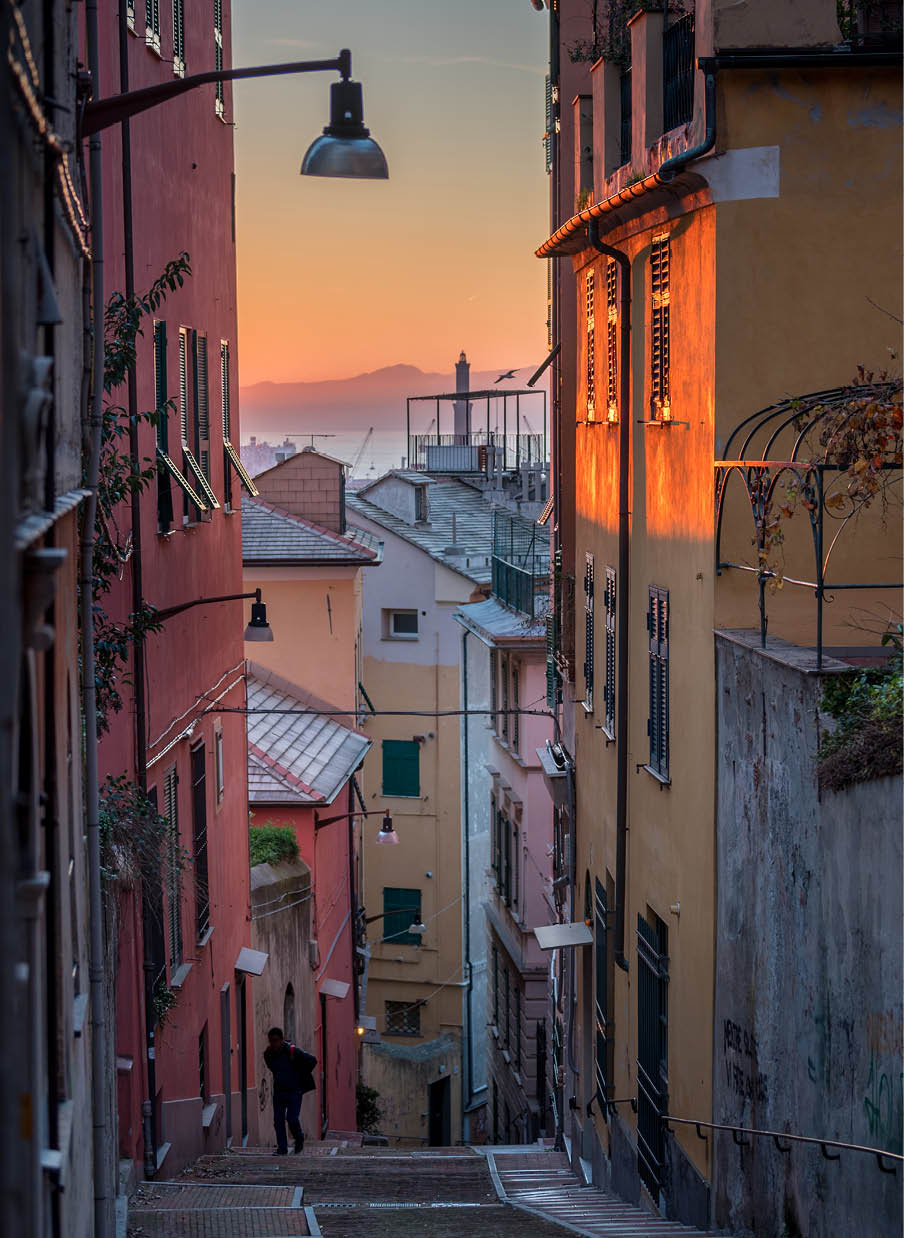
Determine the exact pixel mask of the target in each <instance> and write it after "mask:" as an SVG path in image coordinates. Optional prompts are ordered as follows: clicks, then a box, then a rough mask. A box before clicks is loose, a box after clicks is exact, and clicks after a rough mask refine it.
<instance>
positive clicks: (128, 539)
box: [91, 253, 191, 734]
mask: <svg viewBox="0 0 904 1238" xmlns="http://www.w3.org/2000/svg"><path fill="white" fill-rule="evenodd" d="M190 274H191V266H190V263H189V256H188V254H187V253H182V254H180V255H179V257H178V258H176V259H174V260H173V261H172V262H168V263H167V264H166V267H165V268H164V270H163V273H162V274H161V275H160V276H159V277H158V278H157V279H156V280H155V281H154V283H153V284H152V285H151V287H150V288H149V289H148V290H147V292H144V293H137V294H135V295H134V296H131V297H126V296H125V295H124V294H123V293H121V292H114V293H113V295H112V296H111V297H110V299H109V301H108V302H107V305H106V308H105V311H104V395H105V397H108V398H106V399H105V400H104V406H103V413H102V416H103V423H102V428H101V454H100V473H99V476H98V487H97V519H96V523H95V529H94V584H93V589H92V599H91V600H92V609H93V615H94V644H95V682H96V684H97V726H98V732H99V733H100V734H103V733H104V732H105V731H107V730H108V729H109V715H110V714H111V713H118V712H119V710H120V709H122V697H121V695H120V692H119V688H118V684H119V683H120V682H126V681H127V673H126V671H125V668H126V666H127V664H128V661H129V657H130V653H131V649H132V646H133V645H134V644H135V642H136V641H140V640H142V639H143V638H144V636H145V635H147V633H149V632H156V631H159V630H160V624H159V622H158V621H157V618H156V610H155V608H154V607H153V606H150V605H148V604H147V603H144V604H143V605H142V607H141V610H140V611H138V612H132V613H130V614H129V616H128V618H127V619H126V620H125V621H123V620H113V619H112V618H111V617H110V615H109V614H108V613H107V611H106V609H105V607H104V598H105V597H106V595H107V594H108V593H109V592H110V590H111V589H112V588H113V584H114V582H115V581H117V580H121V579H122V576H123V572H124V571H125V566H126V564H127V563H128V561H129V559H130V558H131V556H132V551H133V545H132V531H131V527H129V528H128V529H126V530H123V529H122V528H121V527H120V524H119V520H120V517H121V516H122V514H123V512H124V511H127V510H128V508H127V507H124V504H126V503H127V501H128V500H129V499H131V497H132V495H133V494H135V493H137V492H141V491H143V490H145V489H146V488H147V487H148V486H149V485H150V484H151V482H152V480H153V479H154V477H156V475H157V462H156V460H155V459H154V458H152V457H150V456H145V457H144V458H142V459H139V460H137V461H136V460H133V458H132V456H131V455H130V452H129V430H130V418H129V413H128V410H127V409H126V408H124V407H123V406H122V405H121V404H118V403H117V402H116V401H115V400H114V399H111V398H109V397H112V396H113V393H114V392H117V391H118V390H119V389H120V388H121V387H122V386H123V384H124V383H125V382H126V379H127V377H128V374H129V370H130V368H131V367H132V366H133V365H134V364H135V355H136V346H137V341H138V337H139V336H140V335H142V334H143V329H142V324H143V321H144V319H145V318H146V317H147V316H148V315H149V314H153V313H154V312H155V311H156V310H157V309H158V308H159V307H160V305H161V304H162V303H163V301H164V300H165V299H166V297H167V294H168V293H170V292H175V290H176V289H177V288H181V287H182V284H183V283H184V281H185V277H186V276H187V275H190ZM173 407H174V401H173V400H167V401H166V403H165V404H163V405H162V406H161V407H160V408H155V409H153V410H151V411H149V412H142V413H138V414H137V416H136V419H135V420H136V423H138V424H140V423H142V422H144V423H146V424H150V425H152V426H154V427H156V425H157V423H158V422H159V420H160V419H161V418H162V417H165V416H166V415H167V414H168V413H169V411H170V409H172V408H173Z"/></svg>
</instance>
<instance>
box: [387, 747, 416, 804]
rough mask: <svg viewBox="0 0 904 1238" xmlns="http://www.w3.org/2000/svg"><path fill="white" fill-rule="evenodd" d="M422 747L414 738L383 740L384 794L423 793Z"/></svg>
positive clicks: (407, 794) (406, 794) (412, 794)
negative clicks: (421, 771)
mask: <svg viewBox="0 0 904 1238" xmlns="http://www.w3.org/2000/svg"><path fill="white" fill-rule="evenodd" d="M420 761H421V748H420V744H418V743H417V742H416V741H415V740H413V739H384V740H383V794H384V795H404V796H412V797H414V796H418V795H420V793H421V774H420Z"/></svg>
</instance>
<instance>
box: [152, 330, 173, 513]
mask: <svg viewBox="0 0 904 1238" xmlns="http://www.w3.org/2000/svg"><path fill="white" fill-rule="evenodd" d="M154 401H155V404H156V414H157V455H158V457H161V456H162V457H163V459H164V460H168V459H169V396H168V394H167V382H166V323H165V322H160V321H155V323H154ZM173 467H175V466H173ZM170 482H171V475H170V472H169V471H168V470H167V469H165V468H164V469H160V470H158V472H157V530H158V532H160V533H166V532H167V531H168V530H169V528H170V525H171V524H172V523H173V492H172V487H171V484H170Z"/></svg>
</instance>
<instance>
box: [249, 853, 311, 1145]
mask: <svg viewBox="0 0 904 1238" xmlns="http://www.w3.org/2000/svg"><path fill="white" fill-rule="evenodd" d="M312 892H313V887H312V882H311V870H310V869H309V868H308V866H307V865H306V864H305V863H303V862H302V861H301V860H295V861H294V862H293V863H291V864H256V865H255V866H254V868H252V870H251V946H252V949H254V950H264V951H266V953H267V954H269V956H270V957H269V959H268V961H267V966H266V967H265V968H264V971H263V974H262V975H261V976H257V977H255V979H254V1019H253V1033H252V1036H251V1041H252V1045H253V1053H254V1056H255V1059H256V1061H257V1063H258V1066H259V1074H260V1084H259V1087H258V1091H257V1109H258V1113H259V1120H260V1131H261V1137H262V1139H263V1140H264V1141H266V1142H270V1141H271V1140H273V1139H274V1136H273V1133H272V1132H273V1117H272V1100H273V1076H272V1075H271V1074H270V1071H269V1070H267V1068H266V1067H265V1066H264V1061H263V1055H264V1050H265V1049H266V1047H267V1030H268V1029H269V1028H271V1027H273V1026H274V1025H277V1026H279V1027H282V1029H283V1031H284V1033H285V1035H286V1037H287V1038H290V1039H291V1040H293V1041H294V1042H295V1044H297V1045H298V1046H299V1047H301V1048H303V1049H306V1050H307V1051H308V1052H310V1053H313V1054H314V1055H315V1056H316V1057H319V1056H320V1054H319V1053H318V1051H317V1032H316V1024H317V1023H318V1022H319V1012H318V1011H317V1010H316V1005H317V1002H316V995H315V992H314V971H313V969H312V967H311V963H310V957H309V952H308V945H309V943H310V941H311V938H312V931H311V923H312V920H311V917H312V908H313V899H312V897H311V895H312ZM302 900H304V901H302ZM289 904H295V905H294V906H291V907H290V906H289ZM284 907H285V908H286V909H285V910H283V908H284ZM277 909H278V910H277ZM268 913H275V914H268ZM290 984H291V985H292V988H293V990H294V994H295V998H294V1008H295V1024H294V1027H292V1026H289V1020H287V1019H286V1010H285V997H286V988H287V986H288V985H290ZM318 1075H319V1071H315V1078H316V1077H317V1076H318ZM301 1125H302V1128H303V1129H304V1131H305V1133H306V1134H307V1135H308V1136H309V1137H311V1138H314V1139H316V1138H318V1137H319V1130H320V1104H319V1100H318V1092H308V1093H307V1095H306V1096H305V1098H304V1101H303V1102H302V1106H301Z"/></svg>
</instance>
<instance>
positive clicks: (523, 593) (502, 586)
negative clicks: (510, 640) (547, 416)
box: [492, 510, 549, 617]
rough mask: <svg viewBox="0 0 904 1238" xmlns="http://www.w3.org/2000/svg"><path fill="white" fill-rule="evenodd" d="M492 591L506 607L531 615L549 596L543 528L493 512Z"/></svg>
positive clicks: (547, 556) (521, 519) (518, 518)
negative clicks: (539, 600)
mask: <svg viewBox="0 0 904 1238" xmlns="http://www.w3.org/2000/svg"><path fill="white" fill-rule="evenodd" d="M492 567H493V593H494V595H495V596H496V597H497V598H498V599H499V600H500V601H501V602H504V603H505V604H506V605H507V606H512V607H513V608H514V609H515V610H520V611H521V612H522V614H525V615H530V616H531V617H534V616H535V615H537V614H538V613H539V609H540V607H539V602H538V599H540V598H542V599H543V600H544V601H543V605H544V607H545V600H546V598H547V597H548V596H549V544H548V542H547V540H546V535H545V530H544V529H543V528H542V527H541V526H539V525H537V524H535V523H534V522H533V521H530V520H525V519H524V518H523V517H522V516H516V515H513V514H512V513H510V512H505V511H498V510H497V511H494V512H493V562H492Z"/></svg>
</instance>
